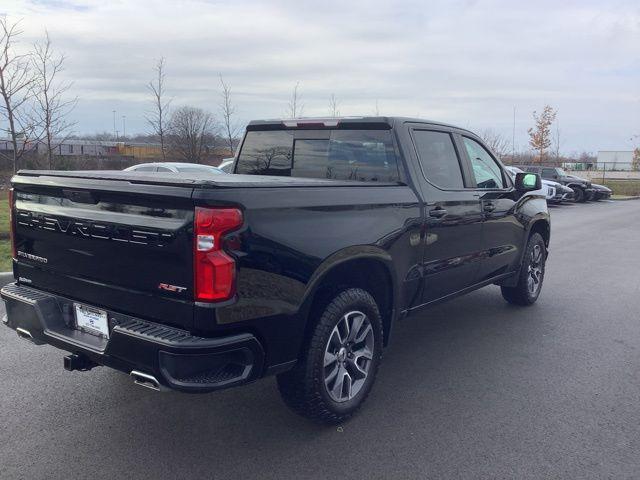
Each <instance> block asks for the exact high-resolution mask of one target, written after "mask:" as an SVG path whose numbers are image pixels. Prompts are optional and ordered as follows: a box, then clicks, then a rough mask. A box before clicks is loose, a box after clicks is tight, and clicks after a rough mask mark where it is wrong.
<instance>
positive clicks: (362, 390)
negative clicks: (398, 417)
mask: <svg viewBox="0 0 640 480" xmlns="http://www.w3.org/2000/svg"><path fill="white" fill-rule="evenodd" d="M356 313H362V314H364V315H365V317H366V320H362V322H361V323H360V325H359V326H357V327H356V326H354V325H356V324H355V322H356V319H354V320H352V322H353V323H351V328H350V329H349V321H350V320H349V318H350V317H348V315H347V314H352V315H353V314H356ZM310 319H317V323H316V325H315V327H314V330H313V332H312V333H311V338H310V339H309V341H308V343H307V345H308V346H307V348H306V350H305V351H303V353H302V355H301V359H300V361H299V362H298V364H297V365H296V366H295V367H294V368H293V369H292V370H290V371H287V372H284V373H281V374H280V375H278V389H279V390H280V394H281V395H282V398H283V400H284V402H285V403H286V404H287V406H289V407H290V408H291V409H292V410H293V411H294V412H296V413H298V414H300V415H302V416H304V417H307V418H310V419H312V420H316V421H320V422H323V423H340V422H344V421H345V420H347V419H348V418H349V417H351V416H352V415H353V413H354V412H355V411H356V410H357V409H358V408H359V407H360V406H361V405H362V404H363V402H364V401H365V399H366V398H367V396H368V395H369V392H370V391H371V388H372V386H373V383H374V381H375V376H376V373H377V371H378V366H379V365H380V361H381V360H382V336H383V329H382V318H381V317H380V312H379V310H378V305H377V304H376V302H375V300H374V299H373V297H372V296H371V295H370V294H369V293H368V292H366V291H365V290H362V289H359V288H351V289H348V290H344V291H342V292H340V293H339V294H337V295H336V296H335V297H334V298H333V299H332V300H331V301H330V302H329V303H328V304H326V305H324V306H323V307H322V308H321V309H320V311H318V312H312V315H311V317H310ZM345 319H346V320H345ZM345 321H346V322H347V327H348V329H347V335H345V339H348V338H349V335H348V333H349V332H350V331H355V333H354V335H358V330H359V329H360V328H361V327H362V326H363V325H365V323H364V322H365V321H368V322H369V324H370V325H371V329H370V330H369V329H368V327H367V328H366V331H367V333H366V335H367V338H366V341H367V342H369V343H368V345H370V346H371V348H372V352H371V359H367V358H366V357H365V356H364V355H359V356H358V358H355V359H354V358H352V356H353V354H352V353H349V354H346V353H345V352H344V351H343V349H345V347H344V346H343V347H341V348H340V351H338V352H337V353H336V354H335V358H336V359H338V360H335V365H336V368H338V370H337V373H336V375H335V376H334V377H332V378H335V379H337V378H338V376H340V375H342V376H341V385H340V388H339V392H338V393H336V391H335V390H331V391H330V387H329V385H330V379H329V377H331V374H332V373H333V366H334V364H333V363H330V364H327V365H326V366H325V363H326V362H327V360H326V359H327V358H328V356H330V355H332V353H331V352H330V351H329V350H330V348H332V341H333V340H335V339H336V338H339V339H340V341H342V334H341V332H340V327H339V324H340V325H342V326H344V323H343V322H345ZM336 329H337V330H336ZM336 331H337V332H338V333H336ZM369 331H371V332H372V338H371V337H370V336H369V335H370V334H369ZM343 333H344V331H343ZM355 340H357V338H355V339H354V342H352V343H355ZM344 345H346V343H344ZM354 348H355V346H354ZM362 351H364V350H359V352H362ZM326 352H329V353H326ZM349 352H350V350H349ZM341 354H342V360H340V355H341ZM345 355H349V358H350V359H346V358H345ZM367 355H368V353H367ZM359 360H362V361H363V362H361V363H360V364H359V365H358V361H359ZM347 362H351V363H349V364H348V363H347ZM354 364H355V365H357V366H359V367H360V368H361V369H364V367H363V366H362V365H366V368H367V374H366V376H365V377H364V378H360V379H355V377H356V376H355V375H353V374H352V372H351V371H349V369H348V367H349V366H351V367H352V369H353V368H357V367H354V366H353V365H354ZM341 369H343V370H341ZM329 370H331V371H329ZM341 372H343V373H341ZM344 372H346V373H344ZM360 372H361V370H357V371H356V373H358V375H360ZM346 377H348V388H347V389H346V391H347V392H348V395H346V394H345V396H347V397H348V398H347V399H344V400H342V401H336V400H335V398H332V395H340V394H343V393H344V392H345V388H344V386H345V385H342V383H347V380H345V378H346ZM352 377H353V378H352ZM328 382H329V383H328ZM356 382H359V385H358V391H357V393H355V394H354V395H353V397H352V398H351V397H350V395H351V393H352V388H353V387H355V386H356ZM337 383H338V381H337V380H335V383H334V387H335V386H336V385H337Z"/></svg>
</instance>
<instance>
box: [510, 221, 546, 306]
mask: <svg viewBox="0 0 640 480" xmlns="http://www.w3.org/2000/svg"><path fill="white" fill-rule="evenodd" d="M546 260H547V247H546V244H545V243H544V239H543V238H542V236H541V235H540V234H539V233H534V234H533V235H531V237H530V238H529V242H528V243H527V248H526V249H525V252H524V256H523V258H522V266H521V267H520V274H519V276H518V283H517V284H516V286H515V287H501V288H502V296H503V297H504V299H505V300H506V301H507V302H509V303H512V304H514V305H532V304H533V303H535V301H536V300H537V299H538V296H539V295H540V291H541V290H542V281H543V280H544V271H545V262H546Z"/></svg>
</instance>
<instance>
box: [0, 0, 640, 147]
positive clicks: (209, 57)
mask: <svg viewBox="0 0 640 480" xmlns="http://www.w3.org/2000/svg"><path fill="white" fill-rule="evenodd" d="M2 13H4V14H8V15H9V16H10V17H11V18H12V19H20V18H21V19H22V22H23V23H22V26H23V30H24V37H23V43H24V46H28V44H30V43H32V42H33V41H35V40H37V39H38V38H39V37H40V36H41V35H42V34H43V32H44V29H45V28H47V29H48V31H49V34H50V36H51V38H52V40H53V42H54V44H55V46H56V47H57V48H58V49H59V50H61V51H63V52H64V53H65V54H66V55H67V57H68V58H67V63H66V72H65V75H66V76H67V77H68V78H69V79H71V80H73V82H74V88H73V92H74V94H76V95H77V96H78V97H79V103H78V106H77V108H76V110H75V111H74V113H73V117H74V119H75V120H76V121H77V122H78V126H77V127H76V130H77V132H78V133H92V132H97V131H113V113H112V111H113V110H116V111H117V116H118V129H119V130H122V120H121V116H122V115H126V125H127V127H126V128H127V133H134V132H146V131H148V128H147V126H146V124H145V120H144V115H145V111H147V110H149V109H150V97H149V95H148V92H147V91H146V90H145V84H146V83H147V82H148V81H149V80H150V79H151V78H152V76H153V66H154V63H155V61H156V59H157V58H158V57H160V56H164V57H165V58H166V62H167V90H168V93H169V95H170V96H171V97H173V106H179V105H183V104H190V105H195V106H198V107H202V108H205V109H208V110H211V111H213V112H214V113H217V110H218V104H219V97H220V91H219V80H218V74H222V75H223V76H224V77H225V80H226V81H227V83H229V85H230V86H231V87H232V91H233V100H234V101H235V103H236V105H237V112H238V120H239V122H245V121H247V120H250V119H253V118H274V117H281V116H283V115H284V114H285V111H286V107H287V101H288V97H289V96H290V94H291V91H292V89H293V86H294V85H295V84H296V82H300V93H301V96H302V103H303V104H304V115H305V116H322V115H327V114H328V112H329V107H328V103H329V97H330V95H331V94H332V93H333V94H335V95H336V97H337V99H338V101H339V103H340V105H339V110H340V113H341V114H342V115H372V114H374V113H375V110H376V101H377V104H378V109H379V112H380V114H382V115H407V116H419V117H423V118H428V119H435V120H440V121H446V122H449V123H454V124H457V125H460V126H463V127H467V128H470V129H473V130H476V131H480V130H483V129H487V128H492V129H494V130H496V131H498V132H500V133H502V134H504V135H505V136H507V137H508V138H509V139H510V138H511V132H512V123H513V108H514V106H515V108H516V148H518V149H524V148H527V133H526V130H527V128H528V127H529V126H530V125H531V123H532V120H531V112H532V111H533V110H534V109H537V110H541V109H542V107H543V106H544V105H545V104H547V103H548V104H550V105H552V106H554V107H555V108H557V110H558V120H559V123H560V136H561V149H562V150H563V151H565V152H567V153H568V152H571V151H578V150H579V151H581V150H587V151H597V150H607V149H625V150H628V149H630V148H631V146H632V144H633V142H632V141H631V140H630V138H631V137H632V135H640V2H639V1H638V0H628V1H611V0H607V1H604V0H600V1H588V0H581V1H535V2H533V1H532V2H521V1H517V0H509V1H497V0H496V1H472V0H468V1H452V0H448V1H442V2H440V1H405V2H390V1H384V2H382V1H380V2H377V1H373V0H369V1H363V2H359V1H353V0H352V1H348V0H347V1H345V0H341V1H310V2H306V1H302V0H297V1H269V2H266V1H265V2H252V1H242V0H226V1H221V2H217V1H178V0H176V1H142V0H137V1H118V0H97V1H94V0H89V1H80V0H78V1H75V0H3V1H2V2H1V4H0V14H2ZM637 143H640V140H638V141H637Z"/></svg>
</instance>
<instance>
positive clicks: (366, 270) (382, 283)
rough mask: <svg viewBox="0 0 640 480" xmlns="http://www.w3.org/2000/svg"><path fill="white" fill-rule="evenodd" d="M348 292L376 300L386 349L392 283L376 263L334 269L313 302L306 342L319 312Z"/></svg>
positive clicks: (352, 262) (368, 261) (360, 261)
mask: <svg viewBox="0 0 640 480" xmlns="http://www.w3.org/2000/svg"><path fill="white" fill-rule="evenodd" d="M347 288H361V289H363V290H365V291H367V292H369V294H371V296H372V297H373V298H374V299H375V301H376V303H377V304H378V308H379V309H380V315H381V316H382V327H383V334H384V338H383V341H384V345H385V346H386V345H387V342H388V340H389V333H390V332H391V322H392V316H393V281H392V279H391V274H390V273H389V270H388V268H387V267H386V266H385V264H384V263H383V262H381V261H380V260H376V259H369V258H366V259H355V260H348V261H346V262H342V263H340V264H339V265H336V266H335V267H334V268H332V269H331V270H330V271H329V272H328V273H327V274H326V275H325V276H324V277H323V278H322V280H321V281H320V284H319V285H318V287H317V288H316V291H315V293H314V294H313V299H312V301H311V307H310V309H309V310H308V311H309V317H308V320H307V325H306V332H305V341H306V340H307V339H309V338H310V336H311V334H312V333H313V327H314V326H315V324H316V322H317V321H318V317H317V316H316V315H318V312H322V310H323V308H324V306H325V305H326V304H327V303H329V302H330V301H331V299H333V297H335V296H336V295H337V294H338V292H340V291H342V290H346V289H347Z"/></svg>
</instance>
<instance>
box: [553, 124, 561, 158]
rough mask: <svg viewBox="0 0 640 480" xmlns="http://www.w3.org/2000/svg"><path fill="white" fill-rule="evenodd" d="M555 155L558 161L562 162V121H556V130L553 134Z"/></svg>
mask: <svg viewBox="0 0 640 480" xmlns="http://www.w3.org/2000/svg"><path fill="white" fill-rule="evenodd" d="M553 156H554V158H555V161H556V162H558V163H559V162H560V122H559V121H558V122H556V132H555V134H554V136H553Z"/></svg>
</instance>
